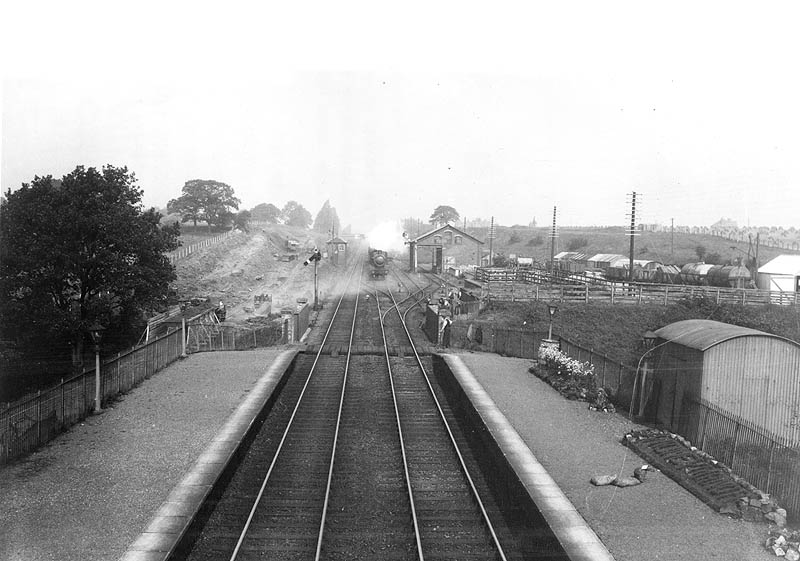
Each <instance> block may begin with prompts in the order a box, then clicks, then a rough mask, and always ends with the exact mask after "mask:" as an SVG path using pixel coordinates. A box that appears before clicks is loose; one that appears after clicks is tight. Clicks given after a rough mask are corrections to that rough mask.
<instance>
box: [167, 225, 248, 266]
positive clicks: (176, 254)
mask: <svg viewBox="0 0 800 561" xmlns="http://www.w3.org/2000/svg"><path fill="white" fill-rule="evenodd" d="M233 233H234V232H233V230H231V231H228V232H225V233H224V234H220V235H218V236H214V237H213V238H208V239H206V240H203V241H199V242H196V243H193V244H191V245H187V246H184V247H179V248H178V249H176V250H175V251H171V252H169V253H168V254H167V256H168V257H169V262H170V263H175V262H176V261H177V260H178V259H182V258H183V257H187V256H189V255H191V254H192V253H194V252H195V251H197V250H198V249H202V248H204V247H209V246H212V245H215V244H218V243H219V242H221V241H222V240H225V239H227V238H229V237H231V236H232V235H233Z"/></svg>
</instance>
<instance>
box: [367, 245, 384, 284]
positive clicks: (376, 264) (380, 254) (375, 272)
mask: <svg viewBox="0 0 800 561" xmlns="http://www.w3.org/2000/svg"><path fill="white" fill-rule="evenodd" d="M388 260H389V257H388V256H387V255H386V252H385V251H383V250H382V249H374V248H370V249H369V267H370V276H371V277H372V278H373V279H385V278H386V262H387V261H388Z"/></svg>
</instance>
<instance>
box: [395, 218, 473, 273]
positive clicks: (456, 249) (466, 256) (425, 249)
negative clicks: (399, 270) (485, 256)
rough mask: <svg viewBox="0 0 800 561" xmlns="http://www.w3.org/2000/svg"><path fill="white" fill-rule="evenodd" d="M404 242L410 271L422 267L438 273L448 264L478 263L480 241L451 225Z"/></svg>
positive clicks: (460, 265)
mask: <svg viewBox="0 0 800 561" xmlns="http://www.w3.org/2000/svg"><path fill="white" fill-rule="evenodd" d="M407 243H408V266H409V269H410V270H411V271H418V270H419V269H420V268H425V269H426V270H430V271H431V272H433V273H442V272H444V271H446V269H447V267H448V266H452V267H454V268H459V267H467V266H470V265H474V266H480V263H481V261H480V260H481V246H482V245H483V242H482V241H481V240H479V239H478V238H476V237H474V236H472V235H470V234H468V233H466V232H465V231H463V230H461V229H459V228H456V227H455V226H453V225H452V224H445V225H444V226H440V227H439V228H435V229H433V230H431V231H429V232H426V233H424V234H422V235H420V236H418V237H417V238H415V239H413V240H410V241H408V242H407Z"/></svg>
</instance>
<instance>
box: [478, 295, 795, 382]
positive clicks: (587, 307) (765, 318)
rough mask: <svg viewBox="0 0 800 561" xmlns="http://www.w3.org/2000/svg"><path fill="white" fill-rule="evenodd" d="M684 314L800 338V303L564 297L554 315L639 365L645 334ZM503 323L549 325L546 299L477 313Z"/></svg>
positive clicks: (593, 344)
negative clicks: (651, 301)
mask: <svg viewBox="0 0 800 561" xmlns="http://www.w3.org/2000/svg"><path fill="white" fill-rule="evenodd" d="M685 319H712V320H715V321H721V322H724V323H731V324H734V325H739V326H742V327H749V328H751V329H758V330H760V331H765V332H767V333H772V334H774V335H779V336H781V337H786V338H787V339H791V340H793V341H800V308H798V307H787V306H738V305H718V304H716V303H714V302H711V301H708V300H706V299H698V298H695V299H691V300H685V301H683V302H681V303H679V304H674V305H670V306H660V305H656V304H640V305H620V304H608V303H599V302H596V303H589V304H582V303H562V304H559V307H558V312H557V313H556V315H555V317H554V320H553V331H554V333H557V334H558V335H560V336H562V337H565V338H567V339H569V340H571V341H573V342H574V343H576V344H578V345H581V346H583V347H586V348H590V349H593V350H595V351H597V352H600V353H603V354H605V355H607V356H608V357H609V358H611V359H613V360H616V361H619V362H621V363H623V364H627V365H633V366H635V365H636V363H637V362H638V360H639V358H640V356H641V353H642V347H641V342H642V334H644V332H645V331H647V330H648V329H649V330H655V329H658V328H660V327H664V326H665V325H668V324H670V323H672V322H675V321H681V320H685ZM478 321H488V322H494V323H495V324H496V325H498V326H505V327H520V326H522V325H523V322H526V327H530V326H533V328H534V329H535V330H537V331H547V328H548V325H549V322H548V313H547V304H546V303H545V302H533V303H524V304H523V303H494V304H492V307H491V308H490V309H488V310H486V311H485V312H484V313H483V314H481V316H480V317H479V318H478Z"/></svg>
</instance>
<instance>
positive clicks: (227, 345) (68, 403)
mask: <svg viewBox="0 0 800 561" xmlns="http://www.w3.org/2000/svg"><path fill="white" fill-rule="evenodd" d="M201 315H203V314H201ZM198 318H200V316H196V317H195V318H193V320H190V321H189V322H187V331H186V339H187V341H186V342H187V345H186V352H187V353H195V352H203V351H233V350H243V349H252V348H255V347H267V346H271V345H274V344H276V343H278V342H280V341H281V336H282V333H280V327H277V328H276V327H275V326H272V325H268V326H262V327H258V328H254V329H247V328H242V327H234V326H221V325H219V323H214V322H212V321H205V322H202V321H200V320H199V319H198ZM182 353H183V341H182V330H181V329H180V328H178V329H174V330H171V331H169V332H168V333H166V334H164V335H161V336H159V337H156V338H154V339H153V340H151V341H149V342H147V343H144V344H142V345H137V346H136V347H133V348H132V349H130V350H128V351H126V352H124V353H119V354H118V355H117V356H116V357H113V358H110V359H106V360H104V361H103V363H102V365H101V367H100V396H101V399H100V401H101V403H102V402H104V401H107V400H108V399H111V398H113V397H115V396H117V395H119V394H121V393H125V392H127V391H129V390H131V389H132V388H134V387H136V386H138V385H139V384H141V383H142V381H144V380H146V379H147V378H150V377H151V376H152V375H153V374H155V373H156V372H158V371H160V370H163V369H164V368H166V367H167V366H169V365H170V364H172V363H173V362H175V361H176V360H178V359H179V358H180V357H181V355H182ZM95 377H96V376H95V369H94V368H92V369H91V370H85V371H84V372H83V373H81V374H78V375H76V376H73V377H70V378H68V379H63V380H62V381H61V382H60V383H58V384H57V385H55V386H54V387H51V388H49V389H46V390H41V391H39V392H37V393H35V394H31V395H28V396H25V397H24V398H22V399H19V400H17V401H15V402H13V403H10V404H8V405H7V406H6V407H5V408H4V409H2V410H0V464H4V463H7V462H9V461H10V460H13V459H16V458H19V457H21V456H24V455H25V454H28V453H30V452H32V451H33V450H35V449H36V448H38V447H39V446H41V445H42V444H45V443H46V442H48V441H49V440H51V439H53V438H55V437H56V436H57V435H58V434H59V433H61V432H63V431H64V430H66V429H67V428H69V427H70V426H72V425H74V424H75V423H78V422H80V421H81V420H83V419H85V418H86V417H88V416H89V415H90V414H91V413H92V411H93V410H94V399H95Z"/></svg>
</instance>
